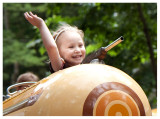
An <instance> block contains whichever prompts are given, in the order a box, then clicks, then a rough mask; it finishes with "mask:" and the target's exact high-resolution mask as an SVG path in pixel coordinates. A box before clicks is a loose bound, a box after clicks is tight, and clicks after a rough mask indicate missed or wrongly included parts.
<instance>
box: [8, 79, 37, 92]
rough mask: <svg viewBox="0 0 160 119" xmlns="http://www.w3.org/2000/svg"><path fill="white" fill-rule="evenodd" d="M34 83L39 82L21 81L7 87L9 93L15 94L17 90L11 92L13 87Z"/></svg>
mask: <svg viewBox="0 0 160 119" xmlns="http://www.w3.org/2000/svg"><path fill="white" fill-rule="evenodd" d="M34 83H37V82H21V83H16V84H13V85H11V86H9V87H8V88H7V95H13V94H15V93H16V92H17V91H14V92H12V93H11V92H10V90H11V89H13V88H16V87H18V86H23V85H31V84H34Z"/></svg>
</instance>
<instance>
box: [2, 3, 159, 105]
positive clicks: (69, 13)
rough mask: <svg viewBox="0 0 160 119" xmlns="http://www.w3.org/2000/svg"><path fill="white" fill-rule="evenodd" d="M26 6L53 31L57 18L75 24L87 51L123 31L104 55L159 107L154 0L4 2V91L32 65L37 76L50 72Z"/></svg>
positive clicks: (108, 62)
mask: <svg viewBox="0 0 160 119" xmlns="http://www.w3.org/2000/svg"><path fill="white" fill-rule="evenodd" d="M26 11H32V12H33V13H35V14H37V15H38V16H40V17H41V18H43V19H44V20H45V22H46V24H47V25H48V27H49V29H50V31H51V32H52V31H54V30H55V29H56V27H57V26H58V25H59V24H61V23H68V24H70V25H75V26H78V27H79V28H80V29H82V30H83V31H84V33H85V38H84V40H85V44H86V52H87V54H89V53H91V52H93V51H95V50H97V49H98V48H100V47H104V46H107V45H108V44H110V43H111V42H113V41H114V40H115V39H117V38H118V37H120V36H123V37H124V39H125V40H124V42H122V43H120V44H119V45H117V46H116V47H114V48H113V49H111V50H110V51H108V53H107V55H106V58H105V60H104V61H105V63H106V64H107V65H111V66H114V67H117V68H119V69H121V70H122V71H124V72H125V73H127V74H128V75H130V76H131V77H132V78H133V79H135V80H136V81H137V82H138V84H139V85H140V86H141V87H142V89H143V90H144V91H145V93H146V95H147V97H148V99H149V101H150V104H151V107H152V108H156V107H157V4H156V3H3V93H4V94H6V88H7V87H8V86H9V85H12V84H14V83H15V82H16V79H17V77H18V76H19V75H20V74H22V73H25V72H27V71H31V72H33V73H35V74H37V75H38V76H39V77H40V79H42V78H44V77H46V76H48V75H49V74H50V72H49V69H48V65H46V64H45V63H44V62H45V61H46V60H48V56H47V53H46V50H45V48H44V46H43V44H42V41H41V37H40V33H39V30H38V29H36V28H35V27H33V26H32V25H31V24H29V23H28V21H27V20H26V19H25V18H24V15H23V14H24V12H26Z"/></svg>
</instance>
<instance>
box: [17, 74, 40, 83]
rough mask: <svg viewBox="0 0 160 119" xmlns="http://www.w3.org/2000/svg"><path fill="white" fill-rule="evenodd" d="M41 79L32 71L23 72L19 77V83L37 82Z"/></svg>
mask: <svg viewBox="0 0 160 119" xmlns="http://www.w3.org/2000/svg"><path fill="white" fill-rule="evenodd" d="M38 80H39V78H38V76H37V75H35V74H33V73H32V72H27V73H24V74H21V75H20V76H19V77H18V79H17V83H20V82H31V81H32V82H37V81H38Z"/></svg>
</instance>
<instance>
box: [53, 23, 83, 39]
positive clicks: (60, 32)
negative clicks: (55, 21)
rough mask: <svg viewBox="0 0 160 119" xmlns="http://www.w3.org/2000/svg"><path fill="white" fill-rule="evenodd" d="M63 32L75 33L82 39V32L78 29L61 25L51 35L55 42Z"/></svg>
mask: <svg viewBox="0 0 160 119" xmlns="http://www.w3.org/2000/svg"><path fill="white" fill-rule="evenodd" d="M65 31H76V32H77V33H78V34H79V35H80V36H81V38H82V39H83V37H84V33H83V31H82V30H80V29H78V28H77V27H76V26H70V25H69V24H62V25H60V26H59V27H58V29H57V30H56V31H55V32H54V34H53V38H54V40H55V42H56V41H57V40H58V37H59V36H60V35H61V34H62V33H63V32H65Z"/></svg>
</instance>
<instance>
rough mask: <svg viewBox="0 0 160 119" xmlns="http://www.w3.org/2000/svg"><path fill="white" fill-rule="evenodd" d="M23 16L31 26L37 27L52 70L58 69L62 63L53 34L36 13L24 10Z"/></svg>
mask: <svg viewBox="0 0 160 119" xmlns="http://www.w3.org/2000/svg"><path fill="white" fill-rule="evenodd" d="M24 16H25V18H26V19H27V20H28V21H29V22H30V23H31V24H32V25H33V26H36V27H37V28H38V29H39V31H40V34H41V37H42V41H43V44H44V46H45V48H46V50H47V53H48V56H49V59H50V61H51V64H52V68H53V69H54V71H58V70H60V69H61V67H62V65H63V64H62V61H61V57H60V55H59V51H58V48H57V45H56V43H55V41H54V39H53V36H52V35H51V33H50V31H49V29H48V27H47V26H46V24H45V22H44V20H43V19H42V18H40V17H38V16H37V15H34V14H33V13H32V12H29V13H28V12H26V13H24Z"/></svg>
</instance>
